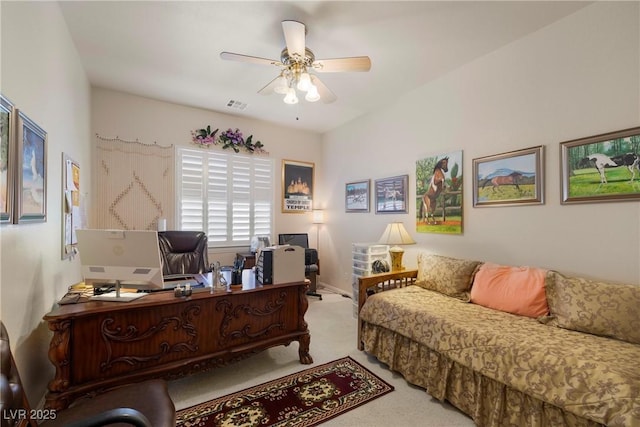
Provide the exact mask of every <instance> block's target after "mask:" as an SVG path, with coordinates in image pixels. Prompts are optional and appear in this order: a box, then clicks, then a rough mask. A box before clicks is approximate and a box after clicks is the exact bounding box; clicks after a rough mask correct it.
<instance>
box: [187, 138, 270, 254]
mask: <svg viewBox="0 0 640 427" xmlns="http://www.w3.org/2000/svg"><path fill="white" fill-rule="evenodd" d="M178 169H179V171H178V180H179V181H180V182H179V185H178V188H180V194H179V195H178V198H179V203H178V206H180V212H179V224H180V229H182V230H203V231H205V232H206V233H207V236H208V240H209V246H218V247H222V246H245V245H248V244H249V243H250V241H251V237H252V236H254V235H266V236H271V229H272V222H273V162H272V161H271V160H270V159H265V158H259V157H257V156H245V155H240V154H228V153H223V152H219V151H201V150H189V149H181V150H180V155H179V167H178Z"/></svg>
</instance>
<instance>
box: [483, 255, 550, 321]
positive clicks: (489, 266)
mask: <svg viewBox="0 0 640 427" xmlns="http://www.w3.org/2000/svg"><path fill="white" fill-rule="evenodd" d="M546 273H547V270H543V269H541V268H534V267H512V266H507V265H498V264H493V263H485V264H482V265H481V266H480V268H479V269H478V272H477V273H476V276H475V278H474V279H473V285H472V286H471V302H472V303H475V304H480V305H483V306H485V307H489V308H493V309H496V310H501V311H506V312H507V313H513V314H519V315H521V316H528V317H539V316H544V315H546V314H548V312H549V306H548V305H547V296H546V293H545V286H544V281H545V275H546Z"/></svg>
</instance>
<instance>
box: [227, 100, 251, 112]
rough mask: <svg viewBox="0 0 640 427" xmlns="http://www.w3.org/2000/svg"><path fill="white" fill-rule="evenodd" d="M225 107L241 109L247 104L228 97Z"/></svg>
mask: <svg viewBox="0 0 640 427" xmlns="http://www.w3.org/2000/svg"><path fill="white" fill-rule="evenodd" d="M227 107H229V108H233V109H235V110H240V111H243V110H244V109H245V108H247V104H246V103H244V102H240V101H235V100H233V99H230V100H229V102H227Z"/></svg>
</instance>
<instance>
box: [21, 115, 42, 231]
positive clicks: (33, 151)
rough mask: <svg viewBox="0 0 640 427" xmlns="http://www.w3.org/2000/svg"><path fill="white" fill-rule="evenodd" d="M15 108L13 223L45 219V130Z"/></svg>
mask: <svg viewBox="0 0 640 427" xmlns="http://www.w3.org/2000/svg"><path fill="white" fill-rule="evenodd" d="M16 111H17V119H18V120H17V121H18V124H17V127H16V130H17V132H18V138H17V141H18V144H17V154H18V156H17V158H18V161H17V163H16V164H17V165H18V166H19V169H20V170H19V172H18V173H17V174H16V177H17V180H16V192H17V193H16V204H17V206H16V218H15V219H14V222H18V223H23V222H45V221H46V220H47V133H46V132H45V131H44V130H43V129H42V128H41V127H40V126H38V125H37V124H36V123H35V122H34V121H33V120H31V119H30V118H29V117H27V115H26V114H24V113H23V112H22V111H19V110H16Z"/></svg>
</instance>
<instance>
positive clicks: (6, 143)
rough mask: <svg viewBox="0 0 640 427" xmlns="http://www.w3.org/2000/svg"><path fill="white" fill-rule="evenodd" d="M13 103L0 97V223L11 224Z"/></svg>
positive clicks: (13, 156)
mask: <svg viewBox="0 0 640 427" xmlns="http://www.w3.org/2000/svg"><path fill="white" fill-rule="evenodd" d="M15 123H16V121H15V108H14V106H13V103H11V101H9V100H8V99H7V98H5V97H4V96H2V95H0V132H1V136H0V223H2V224H11V223H12V222H13V210H14V206H15V205H14V198H15V196H14V189H15V174H16V171H15V170H16V160H15V157H16V137H15V133H16V129H15Z"/></svg>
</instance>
